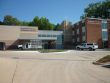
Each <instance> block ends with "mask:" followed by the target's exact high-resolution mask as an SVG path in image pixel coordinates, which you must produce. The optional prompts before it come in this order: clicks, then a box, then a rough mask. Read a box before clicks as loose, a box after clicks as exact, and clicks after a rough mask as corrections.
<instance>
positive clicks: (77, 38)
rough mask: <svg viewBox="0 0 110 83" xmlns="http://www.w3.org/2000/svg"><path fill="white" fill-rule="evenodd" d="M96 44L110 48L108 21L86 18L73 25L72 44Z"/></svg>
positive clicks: (109, 24) (109, 21)
mask: <svg viewBox="0 0 110 83" xmlns="http://www.w3.org/2000/svg"><path fill="white" fill-rule="evenodd" d="M81 43H97V44H98V46H99V48H108V47H109V48H110V20H104V19H97V18H86V19H83V20H81V21H79V22H77V23H75V24H74V25H73V44H74V45H77V44H81Z"/></svg>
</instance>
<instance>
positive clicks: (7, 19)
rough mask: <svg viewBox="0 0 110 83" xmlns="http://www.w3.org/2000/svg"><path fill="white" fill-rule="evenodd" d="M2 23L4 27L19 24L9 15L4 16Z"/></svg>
mask: <svg viewBox="0 0 110 83" xmlns="http://www.w3.org/2000/svg"><path fill="white" fill-rule="evenodd" d="M3 23H4V24H5V25H20V22H19V20H18V19H17V18H13V17H12V16H11V15H6V16H5V17H4V20H3Z"/></svg>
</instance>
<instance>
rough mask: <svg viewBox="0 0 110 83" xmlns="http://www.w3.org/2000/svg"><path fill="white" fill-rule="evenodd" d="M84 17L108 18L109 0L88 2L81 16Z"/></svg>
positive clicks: (109, 16) (109, 12)
mask: <svg viewBox="0 0 110 83" xmlns="http://www.w3.org/2000/svg"><path fill="white" fill-rule="evenodd" d="M85 17H94V18H104V19H110V0H106V1H102V2H101V1H100V2H97V3H91V4H89V5H88V7H87V8H85V10H84V14H83V15H82V16H81V18H82V19H83V18H85Z"/></svg>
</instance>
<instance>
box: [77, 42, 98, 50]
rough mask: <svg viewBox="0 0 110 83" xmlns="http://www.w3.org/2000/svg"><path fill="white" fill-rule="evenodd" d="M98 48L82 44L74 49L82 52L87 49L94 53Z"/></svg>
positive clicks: (95, 45)
mask: <svg viewBox="0 0 110 83" xmlns="http://www.w3.org/2000/svg"><path fill="white" fill-rule="evenodd" d="M97 48H98V45H97V44H96V43H82V44H81V45H77V46H76V49H78V50H80V49H81V50H83V49H89V50H90V51H91V50H93V51H95V50H96V49H97Z"/></svg>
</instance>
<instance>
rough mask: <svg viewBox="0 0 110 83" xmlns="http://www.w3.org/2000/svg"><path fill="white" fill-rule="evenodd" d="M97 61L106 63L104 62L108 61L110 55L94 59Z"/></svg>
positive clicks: (109, 60)
mask: <svg viewBox="0 0 110 83" xmlns="http://www.w3.org/2000/svg"><path fill="white" fill-rule="evenodd" d="M96 62H98V63H106V62H110V55H106V56H104V57H103V58H101V59H99V60H98V61H96Z"/></svg>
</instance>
